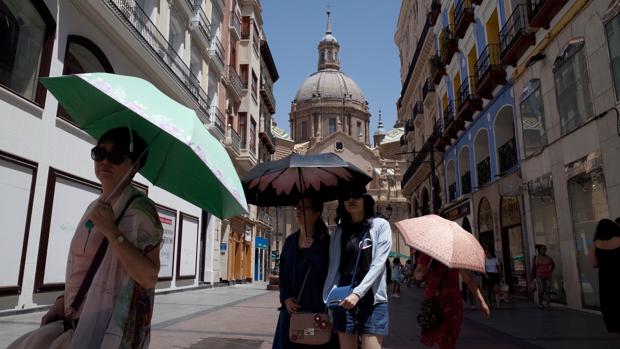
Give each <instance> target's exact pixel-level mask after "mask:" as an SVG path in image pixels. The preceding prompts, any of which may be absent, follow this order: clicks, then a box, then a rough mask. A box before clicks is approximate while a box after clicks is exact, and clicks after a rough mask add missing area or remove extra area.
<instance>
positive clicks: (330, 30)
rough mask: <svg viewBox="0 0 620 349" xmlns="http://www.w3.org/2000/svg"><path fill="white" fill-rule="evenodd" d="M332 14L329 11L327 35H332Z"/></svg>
mask: <svg viewBox="0 0 620 349" xmlns="http://www.w3.org/2000/svg"><path fill="white" fill-rule="evenodd" d="M331 14H332V13H331V12H330V11H329V9H328V10H327V29H325V34H331V33H332V17H331Z"/></svg>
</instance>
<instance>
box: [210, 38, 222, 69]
mask: <svg viewBox="0 0 620 349" xmlns="http://www.w3.org/2000/svg"><path fill="white" fill-rule="evenodd" d="M209 58H211V60H213V61H215V62H216V63H217V65H218V67H219V68H220V69H222V70H223V69H224V47H222V42H221V41H220V39H219V38H218V37H217V36H214V37H213V39H212V40H211V47H209Z"/></svg>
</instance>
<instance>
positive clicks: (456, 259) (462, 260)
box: [395, 215, 485, 273]
mask: <svg viewBox="0 0 620 349" xmlns="http://www.w3.org/2000/svg"><path fill="white" fill-rule="evenodd" d="M395 225H396V228H397V229H398V231H399V232H400V235H401V236H402V237H403V238H404V239H405V243H406V244H407V245H408V246H411V247H413V248H414V249H416V250H420V251H422V252H424V253H426V254H427V255H429V256H430V257H432V258H434V259H435V260H437V261H439V262H441V263H442V264H444V265H446V266H447V267H449V268H454V269H467V270H473V271H478V272H481V273H484V272H485V268H484V262H485V254H484V249H483V248H482V246H481V245H480V243H479V242H478V240H477V239H476V238H475V237H474V236H473V235H472V234H470V233H469V232H467V231H466V230H464V229H463V228H461V227H460V226H459V225H458V224H456V223H454V222H452V221H449V220H447V219H445V218H442V217H439V216H437V215H426V216H422V217H417V218H410V219H405V220H402V221H400V222H397V223H396V224H395Z"/></svg>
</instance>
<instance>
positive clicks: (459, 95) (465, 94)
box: [456, 78, 469, 110]
mask: <svg viewBox="0 0 620 349" xmlns="http://www.w3.org/2000/svg"><path fill="white" fill-rule="evenodd" d="M468 98H469V78H465V80H464V81H463V82H462V83H461V86H460V87H459V89H458V91H456V110H461V108H462V107H463V106H464V105H465V102H466V101H467V99H468Z"/></svg>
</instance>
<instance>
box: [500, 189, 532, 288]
mask: <svg viewBox="0 0 620 349" xmlns="http://www.w3.org/2000/svg"><path fill="white" fill-rule="evenodd" d="M501 217H502V219H501V223H502V252H503V259H504V270H505V274H504V275H505V278H506V283H507V284H508V286H510V291H511V292H512V293H519V294H523V295H525V294H527V275H526V270H525V251H524V250H523V230H522V229H521V210H520V208H519V200H518V199H517V198H516V197H514V196H506V197H502V201H501Z"/></svg>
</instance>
